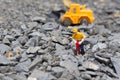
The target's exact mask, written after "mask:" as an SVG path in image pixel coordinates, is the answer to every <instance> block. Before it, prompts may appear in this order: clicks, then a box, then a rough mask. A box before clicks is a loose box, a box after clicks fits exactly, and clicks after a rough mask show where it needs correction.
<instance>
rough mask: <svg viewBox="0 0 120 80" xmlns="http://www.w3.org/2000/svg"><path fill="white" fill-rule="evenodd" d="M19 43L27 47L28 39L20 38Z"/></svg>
mask: <svg viewBox="0 0 120 80" xmlns="http://www.w3.org/2000/svg"><path fill="white" fill-rule="evenodd" d="M18 41H19V42H20V43H21V44H22V45H25V44H26V43H27V41H28V38H27V37H26V36H22V37H19V38H18Z"/></svg>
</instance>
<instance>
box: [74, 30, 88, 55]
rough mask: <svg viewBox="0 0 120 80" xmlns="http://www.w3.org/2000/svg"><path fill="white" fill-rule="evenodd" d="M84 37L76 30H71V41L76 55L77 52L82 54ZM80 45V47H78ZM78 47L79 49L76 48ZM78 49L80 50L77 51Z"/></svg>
mask: <svg viewBox="0 0 120 80" xmlns="http://www.w3.org/2000/svg"><path fill="white" fill-rule="evenodd" d="M85 38H86V36H85V35H84V34H83V33H81V32H79V31H78V28H73V34H72V40H73V41H74V42H75V45H76V52H77V53H78V52H79V51H81V53H82V54H84V53H85V52H84V44H83V42H84V40H85ZM78 45H80V46H78ZM78 47H80V48H78ZM78 49H80V50H78Z"/></svg>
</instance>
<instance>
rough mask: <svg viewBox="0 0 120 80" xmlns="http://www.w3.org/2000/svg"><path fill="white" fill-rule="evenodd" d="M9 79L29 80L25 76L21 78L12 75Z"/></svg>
mask: <svg viewBox="0 0 120 80" xmlns="http://www.w3.org/2000/svg"><path fill="white" fill-rule="evenodd" d="M9 77H10V78H12V79H13V80H27V78H26V77H25V76H21V75H18V74H10V75H9Z"/></svg>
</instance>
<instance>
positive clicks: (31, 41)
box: [25, 36, 39, 47]
mask: <svg viewBox="0 0 120 80" xmlns="http://www.w3.org/2000/svg"><path fill="white" fill-rule="evenodd" d="M38 42H39V37H38V36H34V37H32V38H30V39H29V40H28V42H27V43H26V44H25V47H30V46H37V45H38V44H39V43H38Z"/></svg>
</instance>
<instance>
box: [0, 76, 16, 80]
mask: <svg viewBox="0 0 120 80" xmlns="http://www.w3.org/2000/svg"><path fill="white" fill-rule="evenodd" d="M2 80H14V79H12V78H10V77H8V76H4V77H3V79H2Z"/></svg>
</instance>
